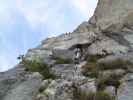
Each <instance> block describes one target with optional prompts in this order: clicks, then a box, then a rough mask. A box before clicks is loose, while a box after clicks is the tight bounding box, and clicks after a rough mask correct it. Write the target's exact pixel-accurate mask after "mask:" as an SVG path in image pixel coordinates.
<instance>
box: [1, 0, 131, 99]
mask: <svg viewBox="0 0 133 100" xmlns="http://www.w3.org/2000/svg"><path fill="white" fill-rule="evenodd" d="M132 4H133V1H132V0H99V1H98V5H97V8H96V10H95V13H94V15H93V16H92V18H91V19H90V20H89V21H88V22H83V23H82V24H80V25H79V26H78V27H77V29H75V30H74V31H73V32H72V33H65V34H62V35H60V36H58V37H53V38H48V39H46V40H44V41H42V43H41V44H40V45H39V46H38V47H36V48H34V49H30V50H28V52H27V54H26V55H25V56H24V57H20V58H21V62H20V64H18V65H17V67H16V68H15V69H12V70H10V71H8V72H5V73H0V100H132V98H133V85H132V84H133V28H132V27H133V21H132V20H133V14H132V12H133V6H132ZM77 48H78V49H80V52H79V53H80V55H81V57H79V58H78V60H75V56H76V55H75V50H76V49H77ZM37 72H39V73H40V74H41V75H42V76H41V75H40V74H39V73H37ZM53 76H54V77H53Z"/></svg>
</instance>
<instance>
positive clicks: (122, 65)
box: [98, 59, 132, 70]
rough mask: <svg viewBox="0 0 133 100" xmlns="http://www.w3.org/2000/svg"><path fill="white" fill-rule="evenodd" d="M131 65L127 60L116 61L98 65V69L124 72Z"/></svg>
mask: <svg viewBox="0 0 133 100" xmlns="http://www.w3.org/2000/svg"><path fill="white" fill-rule="evenodd" d="M131 64H132V63H131V62H130V61H128V60H123V59H117V60H114V61H110V62H105V63H104V62H103V63H99V64H98V67H99V69H100V70H108V69H125V70H126V69H127V67H128V66H129V65H131Z"/></svg>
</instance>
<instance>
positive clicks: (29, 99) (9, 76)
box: [0, 66, 42, 100]
mask: <svg viewBox="0 0 133 100" xmlns="http://www.w3.org/2000/svg"><path fill="white" fill-rule="evenodd" d="M0 77H1V78H0V99H1V100H33V98H34V97H35V96H36V93H38V89H39V88H40V84H41V81H42V76H41V75H40V74H39V73H33V74H30V73H27V72H25V71H24V69H23V68H21V67H20V66H18V67H17V68H15V69H12V70H10V71H8V72H6V73H1V75H0Z"/></svg>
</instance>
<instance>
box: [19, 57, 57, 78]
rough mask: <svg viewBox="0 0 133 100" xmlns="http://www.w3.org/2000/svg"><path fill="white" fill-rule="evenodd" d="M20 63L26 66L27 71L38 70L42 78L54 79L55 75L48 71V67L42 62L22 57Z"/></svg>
mask: <svg viewBox="0 0 133 100" xmlns="http://www.w3.org/2000/svg"><path fill="white" fill-rule="evenodd" d="M21 64H23V66H24V67H25V68H26V71H29V72H39V73H40V74H41V75H42V76H43V77H44V79H55V78H56V76H55V75H54V74H52V73H51V72H50V69H49V67H48V66H47V65H46V64H44V63H40V62H37V61H36V60H26V59H23V60H22V61H21Z"/></svg>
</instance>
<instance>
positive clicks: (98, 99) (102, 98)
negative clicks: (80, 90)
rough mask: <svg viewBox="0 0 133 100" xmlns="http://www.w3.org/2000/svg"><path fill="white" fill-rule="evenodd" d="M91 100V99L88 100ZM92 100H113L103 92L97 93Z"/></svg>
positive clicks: (113, 99)
mask: <svg viewBox="0 0 133 100" xmlns="http://www.w3.org/2000/svg"><path fill="white" fill-rule="evenodd" d="M90 100H91V99H90ZM94 100H115V98H114V97H112V96H110V95H109V94H108V93H106V92H103V91H98V92H97V93H96V94H95V99H94Z"/></svg>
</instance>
